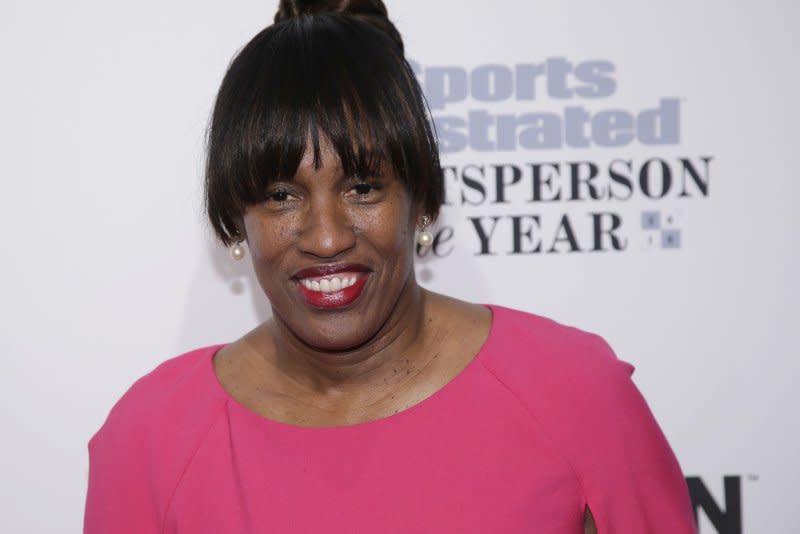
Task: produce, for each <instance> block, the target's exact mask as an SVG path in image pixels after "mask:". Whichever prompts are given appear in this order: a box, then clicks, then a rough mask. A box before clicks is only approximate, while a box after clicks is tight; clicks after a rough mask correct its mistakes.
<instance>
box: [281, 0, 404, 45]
mask: <svg viewBox="0 0 800 534" xmlns="http://www.w3.org/2000/svg"><path fill="white" fill-rule="evenodd" d="M324 13H337V14H340V15H347V16H350V17H352V18H354V19H358V20H361V21H363V22H366V23H368V24H370V25H372V26H373V27H375V28H378V29H379V30H381V31H382V32H384V33H385V34H386V35H388V36H389V37H391V39H392V40H393V41H394V42H395V43H396V44H397V46H398V47H400V52H401V53H402V52H403V49H404V45H403V38H402V37H401V36H400V32H398V31H397V28H395V26H394V24H392V21H390V20H389V15H388V12H387V11H386V6H385V5H384V4H383V0H280V4H279V5H278V12H277V13H275V23H276V24H277V23H278V22H283V21H285V20H291V19H296V18H299V17H302V16H309V15H310V16H313V15H318V14H324Z"/></svg>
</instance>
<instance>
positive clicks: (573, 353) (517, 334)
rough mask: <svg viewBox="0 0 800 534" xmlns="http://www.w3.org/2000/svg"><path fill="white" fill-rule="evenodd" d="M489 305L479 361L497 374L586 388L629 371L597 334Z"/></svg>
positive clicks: (631, 367)
mask: <svg viewBox="0 0 800 534" xmlns="http://www.w3.org/2000/svg"><path fill="white" fill-rule="evenodd" d="M487 307H488V308H489V309H490V310H491V311H492V331H491V335H490V343H487V347H486V349H487V350H485V354H483V358H484V360H485V362H486V363H487V365H489V366H490V367H492V368H495V369H497V370H498V371H503V372H504V373H505V374H509V373H511V374H516V375H519V376H520V377H521V378H522V379H525V378H528V379H532V377H538V379H541V378H546V379H549V380H551V381H554V382H556V383H572V384H574V385H580V386H584V387H591V385H592V384H596V383H598V382H600V381H607V380H608V379H609V378H612V377H619V376H623V377H626V378H629V377H630V376H631V374H632V373H633V370H634V366H633V365H631V364H630V363H628V362H627V361H624V360H620V359H619V358H618V357H617V355H616V354H615V353H614V351H613V350H612V348H611V346H610V345H609V344H608V342H606V340H605V339H604V338H603V337H602V336H600V335H598V334H595V333H593V332H589V331H586V330H583V329H580V328H577V327H574V326H569V325H566V324H562V323H560V322H558V321H556V320H554V319H551V318H549V317H545V316H543V315H538V314H535V313H532V312H527V311H522V310H516V309H512V308H507V307H505V306H498V305H488V306H487Z"/></svg>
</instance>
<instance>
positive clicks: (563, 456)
mask: <svg viewBox="0 0 800 534" xmlns="http://www.w3.org/2000/svg"><path fill="white" fill-rule="evenodd" d="M479 361H480V363H481V366H482V367H483V368H484V369H486V371H487V372H488V373H489V374H490V375H492V377H494V379H495V380H497V382H498V383H499V384H500V385H501V386H502V387H503V388H504V389H505V390H506V391H508V392H509V393H510V394H511V395H512V396H513V397H514V399H516V401H517V402H518V403H519V404H520V405H521V406H522V408H523V410H525V412H526V413H527V414H528V415H529V416H530V418H531V419H533V421H534V422H535V423H536V425H537V426H538V427H539V428H540V429H541V430H542V431H543V432H544V433H545V435H546V436H547V440H548V441H549V442H550V443H551V444H552V445H553V447H552V449H553V454H555V455H556V456H558V457H560V458H561V459H562V460H563V461H564V463H566V464H567V466H569V469H570V471H572V476H574V477H575V480H576V481H577V482H578V486H580V490H581V500H582V503H581V504H582V508H581V511H580V513H581V514H583V513H584V511H585V509H586V506H588V504H589V502H588V497H587V493H586V485H585V484H584V483H583V479H582V478H581V476H580V474H579V473H578V470H577V469H575V466H574V465H573V462H572V461H570V459H569V458H568V457H567V455H566V454H563V453H561V452H559V449H558V447H555V445H556V444H557V440H555V439H553V438H552V436H551V435H550V433H549V432H548V431H547V430H546V428H545V426H544V425H543V424H542V423H541V421H539V418H538V417H536V415H534V414H533V412H532V411H531V409H530V407H529V406H528V404H527V403H526V402H525V401H524V400H523V399H522V398H521V397H520V396H519V394H517V392H516V391H514V390H513V389H512V388H511V387H510V386H509V385H508V384H506V383H505V382H504V381H503V379H502V378H500V377H499V376H498V375H497V372H495V370H494V369H492V368H491V367H489V365H488V364H487V363H486V362H485V361H484V360H483V358H481V359H480V360H479ZM582 518H583V515H581V519H582Z"/></svg>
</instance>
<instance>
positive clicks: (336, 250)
mask: <svg viewBox="0 0 800 534" xmlns="http://www.w3.org/2000/svg"><path fill="white" fill-rule="evenodd" d="M332 197H333V195H332V196H326V197H325V198H314V199H312V200H311V202H310V203H309V204H308V205H307V206H306V209H305V210H304V213H303V220H302V223H301V224H300V231H299V235H298V242H297V243H298V247H299V248H300V250H301V251H302V252H303V253H304V254H308V255H311V256H315V257H317V258H323V259H334V258H337V257H338V256H341V255H342V254H344V253H346V252H347V251H349V250H350V249H352V248H353V247H354V246H355V244H356V233H355V228H354V225H353V221H352V217H351V216H350V214H349V213H348V210H347V208H346V206H343V205H342V203H341V202H340V201H339V200H338V199H336V198H332Z"/></svg>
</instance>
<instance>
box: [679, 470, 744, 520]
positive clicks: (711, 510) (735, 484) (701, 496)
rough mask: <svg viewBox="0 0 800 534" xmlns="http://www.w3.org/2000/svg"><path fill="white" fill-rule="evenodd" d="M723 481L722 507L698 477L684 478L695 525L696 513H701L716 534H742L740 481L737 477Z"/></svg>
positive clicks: (730, 477)
mask: <svg viewBox="0 0 800 534" xmlns="http://www.w3.org/2000/svg"><path fill="white" fill-rule="evenodd" d="M723 480H724V491H725V495H724V497H723V498H724V501H725V503H724V507H723V506H721V505H720V503H718V502H717V501H715V500H714V497H712V496H711V492H709V491H708V488H707V487H706V485H705V484H704V483H703V480H702V479H701V478H700V477H686V484H687V485H688V486H689V495H690V496H691V499H692V507H693V509H694V520H695V523H697V521H698V512H699V511H702V512H703V513H704V514H705V516H706V517H707V518H708V520H709V521H710V522H711V524H712V526H713V527H714V532H715V533H716V534H742V489H741V488H742V479H741V477H739V476H726V477H724V479H723ZM699 534H707V533H706V532H700V533H699Z"/></svg>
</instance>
